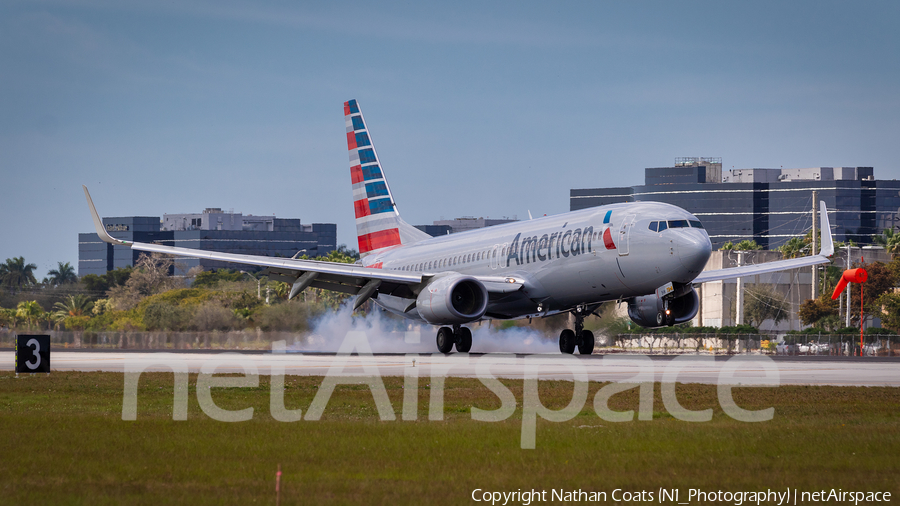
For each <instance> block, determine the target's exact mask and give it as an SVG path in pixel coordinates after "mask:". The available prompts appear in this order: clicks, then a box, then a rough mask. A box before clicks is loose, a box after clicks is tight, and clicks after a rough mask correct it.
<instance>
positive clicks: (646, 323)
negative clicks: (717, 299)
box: [628, 288, 700, 328]
mask: <svg viewBox="0 0 900 506" xmlns="http://www.w3.org/2000/svg"><path fill="white" fill-rule="evenodd" d="M665 302H666V301H665V300H663V299H662V298H660V297H657V296H656V295H655V294H651V295H645V296H643V297H635V298H633V299H631V300H630V301H628V317H629V318H631V321H633V322H634V323H637V324H638V325H640V326H641V327H647V328H654V327H663V326H666V325H668V326H672V325H675V324H676V323H684V322H687V321H690V320H691V319H693V318H694V317H695V316H697V312H698V311H699V310H700V297H698V296H697V292H696V291H694V289H693V288H688V291H687V293H685V294H684V295H682V296H680V297H674V298H670V299H668V313H666V304H665Z"/></svg>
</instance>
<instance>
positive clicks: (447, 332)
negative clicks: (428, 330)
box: [437, 327, 454, 353]
mask: <svg viewBox="0 0 900 506" xmlns="http://www.w3.org/2000/svg"><path fill="white" fill-rule="evenodd" d="M453 341H454V339H453V329H451V328H450V327H441V328H440V329H439V330H438V333H437V349H438V351H439V352H441V353H450V350H452V349H453Z"/></svg>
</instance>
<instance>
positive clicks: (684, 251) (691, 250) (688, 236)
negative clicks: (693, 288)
mask: <svg viewBox="0 0 900 506" xmlns="http://www.w3.org/2000/svg"><path fill="white" fill-rule="evenodd" d="M681 232H682V233H681V234H679V238H678V257H679V259H680V260H681V265H683V266H684V268H685V269H687V270H688V272H689V273H690V274H692V275H694V276H696V275H697V274H700V271H702V270H703V268H704V267H706V261H707V260H709V256H710V255H711V254H712V244H711V243H710V242H709V236H707V235H706V234H704V233H703V232H702V231H700V230H684V231H681Z"/></svg>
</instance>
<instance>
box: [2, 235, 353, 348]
mask: <svg viewBox="0 0 900 506" xmlns="http://www.w3.org/2000/svg"><path fill="white" fill-rule="evenodd" d="M357 259H358V254H357V253H356V252H355V251H354V250H348V249H346V247H342V248H339V249H337V250H334V251H332V252H330V253H329V254H328V255H326V256H323V257H318V258H316V260H323V261H330V262H342V263H352V262H354V261H356V260H357ZM176 263H177V261H176V260H175V259H174V258H172V257H169V256H166V255H159V254H152V255H142V256H141V257H140V258H139V260H138V261H137V262H136V264H135V265H134V267H127V268H122V269H116V270H113V271H108V272H107V273H106V274H104V275H95V274H88V275H85V276H82V277H81V278H80V279H79V278H78V277H77V276H76V275H75V272H74V269H72V268H71V266H70V265H69V264H68V263H65V264H64V263H61V262H60V264H59V267H58V268H57V269H54V270H52V271H50V272H49V273H48V277H47V278H45V280H44V281H42V282H40V283H39V282H37V280H36V279H35V277H34V270H35V269H36V268H37V266H36V265H34V264H29V263H26V262H25V260H24V259H23V258H22V257H17V258H11V259H7V261H6V262H5V263H4V264H0V286H2V290H0V330H3V329H6V330H9V329H16V330H20V331H34V330H50V329H57V330H74V331H107V330H117V331H129V330H135V331H143V330H166V331H190V330H196V331H213V330H220V331H228V330H243V329H246V328H260V329H261V330H286V331H300V330H305V329H306V328H307V326H308V321H309V320H310V318H312V317H314V316H316V315H317V314H319V313H322V312H324V311H325V310H327V309H334V308H337V307H339V306H340V305H341V304H342V303H343V302H344V301H345V300H346V299H347V298H348V297H349V296H348V295H346V294H341V293H335V292H329V291H326V290H318V289H314V288H308V289H307V290H306V291H305V292H304V293H302V294H301V295H299V296H298V297H297V298H295V299H294V300H293V301H290V302H288V301H287V295H288V293H290V285H288V284H287V283H283V282H279V281H273V280H269V279H268V278H267V277H265V276H260V275H259V274H258V273H251V272H247V271H235V270H230V269H218V270H215V271H203V270H202V269H201V268H194V269H192V270H191V271H188V272H187V274H186V275H185V276H171V275H170V273H171V272H173V271H175V270H176V269H175V266H176Z"/></svg>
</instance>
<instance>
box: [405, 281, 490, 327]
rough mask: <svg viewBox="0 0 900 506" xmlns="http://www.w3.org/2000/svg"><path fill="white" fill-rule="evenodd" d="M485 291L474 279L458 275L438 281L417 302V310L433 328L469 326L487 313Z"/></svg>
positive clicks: (420, 295) (422, 292) (423, 292)
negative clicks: (464, 324) (467, 324)
mask: <svg viewBox="0 0 900 506" xmlns="http://www.w3.org/2000/svg"><path fill="white" fill-rule="evenodd" d="M487 302H488V293H487V288H485V287H484V285H483V284H482V283H481V282H480V281H478V280H477V279H475V278H473V277H470V276H463V275H460V274H456V275H449V276H443V277H439V278H437V279H435V280H433V281H432V282H431V283H429V284H428V285H427V286H426V287H425V288H424V289H423V290H422V291H421V292H420V293H419V297H418V298H417V299H416V309H417V310H418V312H419V316H421V317H422V319H423V320H425V321H426V322H428V323H430V324H432V325H452V324H459V323H468V322H471V321H475V320H478V319H480V318H481V317H482V316H483V315H484V312H485V311H486V310H487Z"/></svg>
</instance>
